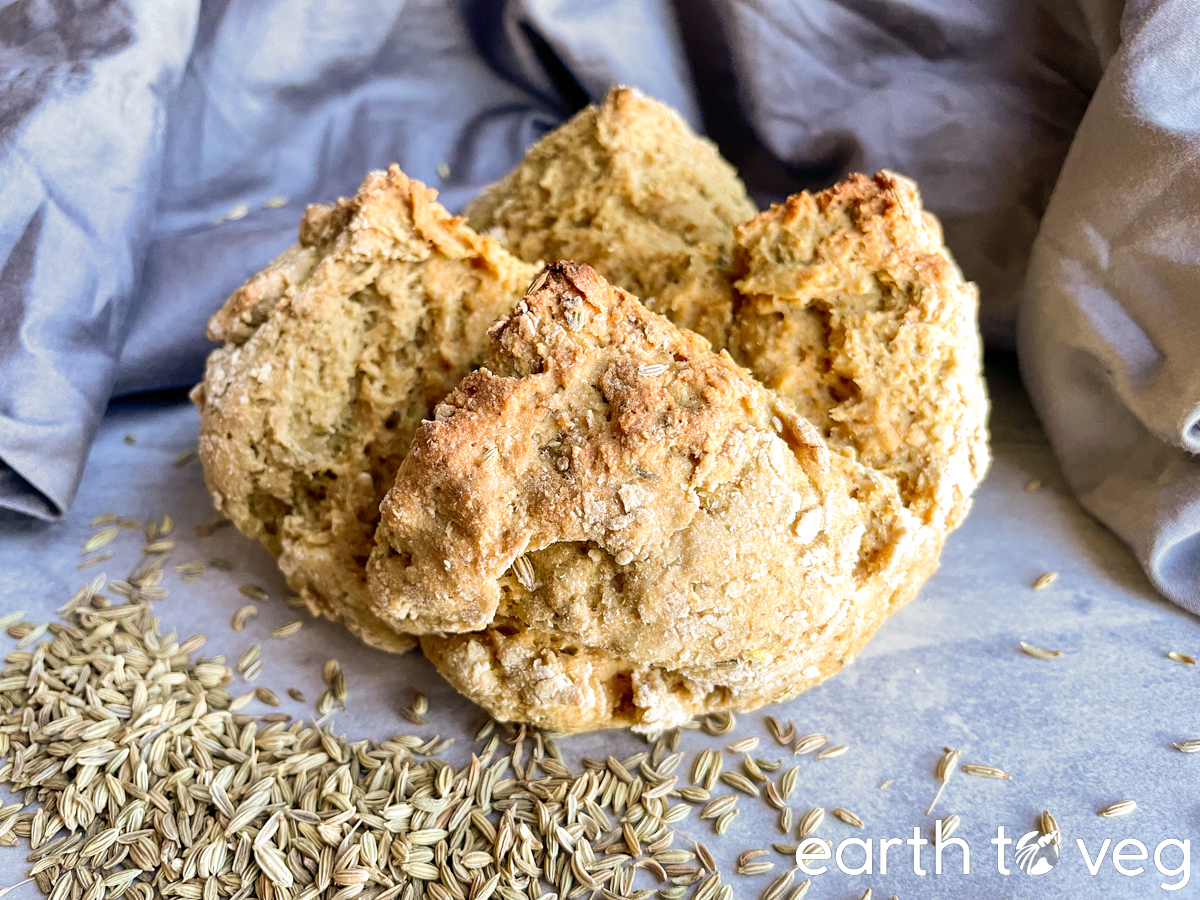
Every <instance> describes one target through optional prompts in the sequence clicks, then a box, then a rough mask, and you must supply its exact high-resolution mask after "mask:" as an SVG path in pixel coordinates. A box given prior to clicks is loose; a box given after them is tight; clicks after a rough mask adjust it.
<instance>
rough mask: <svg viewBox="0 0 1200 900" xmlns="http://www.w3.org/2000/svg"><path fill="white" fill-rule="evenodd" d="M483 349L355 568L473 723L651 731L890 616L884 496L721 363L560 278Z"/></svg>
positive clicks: (580, 276) (756, 700) (899, 533)
mask: <svg viewBox="0 0 1200 900" xmlns="http://www.w3.org/2000/svg"><path fill="white" fill-rule="evenodd" d="M539 282H540V283H539ZM492 333H493V336H494V338H495V348H494V350H493V353H492V354H491V356H490V357H489V359H488V361H487V368H485V369H481V370H479V371H477V372H475V373H473V374H472V375H470V376H468V378H467V379H465V380H464V382H463V383H462V384H461V385H460V386H459V387H458V389H457V390H455V391H454V393H453V394H451V395H450V397H449V398H447V400H446V402H444V403H443V404H441V405H439V406H438V408H437V411H436V414H435V418H434V420H433V421H431V422H426V423H424V424H422V425H421V427H420V428H419V429H418V431H417V434H416V436H415V438H414V441H413V446H412V449H411V451H410V453H409V456H408V457H407V458H406V460H405V462H404V463H403V464H402V465H401V467H400V471H399V473H398V475H397V479H396V486H395V487H394V488H393V489H392V491H390V492H389V493H388V496H387V498H386V499H385V500H384V503H383V506H382V512H383V517H382V520H381V523H380V528H379V533H378V541H379V546H378V547H377V548H376V550H375V552H374V553H373V555H372V558H371V563H370V567H369V569H370V579H371V588H372V593H373V595H374V597H375V599H376V602H377V612H378V614H379V615H380V616H381V617H382V618H383V619H385V620H386V621H388V622H390V623H392V624H393V626H394V627H397V628H399V629H401V630H405V631H411V632H413V633H418V634H421V635H423V637H422V646H423V648H424V650H425V652H426V654H427V655H428V656H429V657H430V659H431V660H432V661H433V662H434V664H435V665H437V666H438V669H439V671H441V672H442V674H443V675H445V676H446V677H447V678H448V679H449V680H450V681H451V682H452V683H453V684H454V685H455V686H456V687H457V688H458V689H459V690H461V691H463V693H465V694H467V695H468V696H469V697H471V698H472V699H474V700H475V701H476V702H479V703H481V704H482V705H484V706H485V707H486V708H488V709H489V711H491V712H492V713H493V714H494V715H497V716H500V717H502V718H513V719H520V720H523V721H531V722H534V723H536V724H538V725H541V726H544V727H548V728H553V729H555V730H562V731H579V730H586V729H590V728H597V727H611V726H615V725H631V726H633V727H635V728H637V729H640V730H644V731H657V730H660V729H662V728H664V727H669V726H671V725H675V724H679V723H680V722H682V721H685V720H687V719H688V718H691V717H692V716H693V715H696V714H698V713H702V712H706V711H712V710H716V709H724V708H729V707H736V708H739V709H746V708H753V707H755V706H759V705H761V704H763V703H766V702H769V701H771V700H775V699H780V698H782V697H785V696H791V695H792V694H794V693H797V692H798V691H799V690H802V689H803V688H804V687H807V686H809V685H811V684H814V683H816V682H817V681H819V680H820V679H822V678H824V677H827V676H828V675H829V674H831V673H832V672H833V671H835V670H836V669H837V668H839V667H840V666H841V665H842V664H844V663H845V662H846V661H847V660H848V659H849V658H851V657H852V656H853V654H854V653H856V652H857V649H858V648H859V647H860V646H861V644H862V643H863V642H864V641H865V640H866V638H867V636H869V634H870V633H871V632H872V631H874V629H875V628H876V627H877V626H878V624H879V622H880V621H881V620H882V618H883V616H884V615H885V614H886V613H887V612H889V611H890V610H891V608H892V604H893V602H897V601H898V599H900V598H898V597H894V585H895V584H896V583H898V582H899V581H902V580H904V576H905V575H906V573H908V572H909V571H911V570H912V569H913V568H914V564H916V565H918V566H919V565H920V563H919V561H918V560H915V559H913V558H912V553H913V551H914V549H915V545H914V544H913V541H912V534H911V532H912V529H913V527H914V525H915V523H914V522H912V517H911V516H910V515H909V514H908V513H907V512H906V511H905V510H904V509H903V507H902V505H901V503H900V501H899V497H898V496H897V493H896V489H895V485H894V483H892V482H891V481H890V480H888V479H886V478H884V477H882V476H879V475H877V474H876V473H874V472H872V471H870V470H867V469H865V468H864V467H862V466H860V465H859V464H858V463H856V462H855V461H854V460H853V459H852V458H851V457H850V456H849V455H848V454H841V453H830V452H829V450H828V448H827V447H826V446H825V442H824V441H823V440H822V439H821V437H820V436H819V434H817V432H816V431H815V429H813V428H812V426H811V425H809V424H808V423H807V422H806V421H805V420H804V419H802V418H800V417H799V416H797V415H796V414H795V412H794V410H793V408H792V407H791V406H790V404H788V403H787V402H786V401H781V400H780V399H779V398H778V397H777V396H775V395H773V394H772V393H771V392H769V391H767V390H765V389H764V388H763V387H762V386H761V385H759V384H758V383H756V382H755V381H754V380H753V378H751V377H750V376H749V374H748V373H747V372H745V371H744V370H742V369H741V368H739V367H738V366H736V365H735V364H734V363H733V362H732V361H731V360H730V359H729V358H728V356H726V355H724V354H720V355H718V354H716V353H713V352H712V351H711V350H710V349H709V348H708V346H707V344H706V343H705V342H703V341H702V340H700V339H699V338H698V337H697V336H695V335H693V334H691V333H689V332H686V331H680V330H679V329H677V328H675V327H673V326H672V325H671V324H670V323H669V322H668V321H667V320H666V319H664V318H662V317H660V316H657V315H654V314H652V313H650V312H649V311H647V310H646V309H645V307H644V306H642V305H641V304H640V303H638V302H637V301H636V300H635V299H634V298H633V297H631V296H630V295H628V294H626V293H624V292H623V291H620V290H619V289H616V288H613V287H611V286H609V285H608V284H607V283H605V282H604V280H603V279H601V278H600V277H599V276H598V275H597V274H596V273H595V272H594V271H593V270H592V269H590V268H589V267H588V266H585V265H580V264H577V263H556V264H554V265H552V266H550V268H549V269H548V272H547V275H546V277H545V278H544V279H542V278H539V279H538V282H535V287H534V289H531V292H530V293H529V294H528V295H527V296H526V297H525V299H524V300H523V301H522V302H521V303H520V304H519V305H518V307H517V309H516V311H515V312H514V313H513V314H512V315H510V316H509V317H507V318H506V319H504V320H501V322H499V323H497V326H496V327H495V328H494V329H493V332H492ZM472 632H473V633H472Z"/></svg>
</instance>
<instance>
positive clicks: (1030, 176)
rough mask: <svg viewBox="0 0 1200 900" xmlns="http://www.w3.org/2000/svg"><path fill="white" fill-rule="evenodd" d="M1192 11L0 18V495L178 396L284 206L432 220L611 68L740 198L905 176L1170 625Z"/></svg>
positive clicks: (59, 10)
mask: <svg viewBox="0 0 1200 900" xmlns="http://www.w3.org/2000/svg"><path fill="white" fill-rule="evenodd" d="M1195 7H1196V5H1195V3H1194V2H1192V0H1137V2H1130V3H1129V4H1125V3H1124V2H1122V0H936V2H935V0H741V2H733V0H588V2H578V0H510V2H499V0H455V2H447V0H379V2H374V3H370V4H366V3H351V2H347V0H340V2H339V0H324V2H318V0H219V2H199V0H190V2H183V0H173V2H171V3H163V2H162V0H18V2H15V3H9V4H7V5H5V6H0V461H2V464H0V505H3V506H7V507H10V508H13V509H18V510H20V511H22V512H26V513H29V514H31V515H36V516H39V517H42V518H54V517H56V516H59V515H61V514H62V512H63V510H65V509H66V508H67V507H68V506H69V505H70V503H71V500H72V498H73V496H74V492H75V489H76V487H77V484H78V480H79V477H80V473H81V471H82V464H83V460H84V459H85V457H86V453H87V449H88V446H89V445H90V442H91V439H92V436H93V435H94V433H95V429H96V426H97V423H98V421H99V419H100V417H101V415H102V414H103V410H104V408H105V405H106V403H107V401H108V400H109V398H110V397H111V396H113V395H121V394H129V393H136V392H140V391H147V390H155V389H161V388H170V387H180V386H186V385H189V384H191V383H193V382H194V381H196V380H197V379H198V378H199V377H200V375H201V372H202V367H203V360H204V357H205V355H206V354H207V352H208V350H209V349H210V345H209V344H208V342H207V340H206V339H205V337H204V322H205V320H206V319H207V318H208V316H209V315H211V314H212V312H213V311H215V310H216V309H217V307H218V306H219V305H220V303H221V301H222V300H223V299H224V297H225V296H226V295H227V294H228V293H229V292H230V291H232V290H233V289H234V288H236V287H237V286H238V285H239V284H240V283H241V282H242V281H243V280H244V279H245V278H246V277H247V276H248V275H250V274H252V273H253V272H255V271H257V270H258V269H259V268H261V267H262V266H263V265H264V264H265V263H266V262H268V261H269V260H270V259H271V258H272V257H273V256H274V255H275V254H277V253H278V252H280V251H281V250H283V249H284V248H285V247H287V246H288V245H289V244H290V243H292V241H293V240H294V239H295V231H296V224H297V221H298V219H299V217H300V214H301V212H302V210H303V207H304V205H305V204H306V203H310V202H318V201H320V202H328V201H331V200H333V199H335V198H336V197H338V196H340V195H348V194H350V193H352V192H353V191H354V189H355V188H356V186H357V185H358V183H359V181H360V180H361V179H362V176H363V175H364V173H365V172H366V171H367V170H369V169H373V168H380V167H383V166H385V165H386V164H388V163H390V162H398V163H399V164H400V165H401V167H402V168H404V169H405V171H406V172H408V173H409V174H410V175H412V176H414V177H416V178H419V179H421V180H422V181H425V182H426V183H428V184H430V185H432V186H434V187H436V188H438V189H439V190H440V191H441V199H442V201H443V202H444V203H445V204H446V205H447V206H448V207H449V208H451V209H459V208H461V207H462V206H463V205H465V203H466V202H467V201H469V200H470V199H471V198H472V197H473V196H474V195H475V194H476V193H477V192H478V191H479V189H480V188H481V187H482V186H483V185H485V184H487V183H489V182H490V181H492V180H494V179H495V178H497V177H499V176H500V175H502V174H503V173H504V172H506V171H507V170H508V169H509V168H510V167H511V166H512V165H514V164H515V163H516V162H517V161H518V160H519V159H520V157H521V155H522V154H523V152H524V150H525V149H526V148H527V147H528V146H529V145H530V144H531V143H532V142H533V141H535V140H536V139H537V138H538V137H539V136H540V135H542V134H544V133H545V132H546V131H547V130H548V129H550V128H553V127H554V126H556V125H558V124H559V123H561V122H562V121H564V120H565V119H566V118H567V117H569V116H570V115H571V114H572V113H574V112H575V111H576V110H578V109H579V108H581V107H582V106H583V105H585V104H586V103H588V102H590V101H594V100H598V99H600V98H601V97H602V96H603V94H604V93H605V91H606V90H607V89H608V87H609V86H610V85H612V84H615V83H623V84H631V85H634V86H636V87H639V88H641V89H642V90H643V91H645V92H646V93H648V94H650V95H652V96H655V97H658V98H659V99H661V100H664V101H666V102H667V103H670V104H671V105H672V106H674V107H676V108H677V109H679V110H680V112H681V113H682V114H683V115H684V117H685V118H687V119H688V121H689V122H691V123H692V125H693V126H694V127H696V128H697V129H698V130H701V131H704V132H706V133H707V134H709V135H710V136H711V137H712V138H713V139H714V140H715V141H716V142H717V143H718V145H719V146H720V148H721V151H722V152H723V153H724V154H725V156H726V157H727V158H728V159H729V160H730V161H731V162H733V163H734V164H735V165H736V166H737V167H738V168H739V171H740V172H741V174H742V177H743V178H744V179H745V181H746V183H747V185H748V187H749V188H750V190H751V193H752V194H753V195H754V197H755V198H756V199H757V200H758V201H759V202H760V203H762V204H765V203H768V202H771V201H775V200H779V199H782V198H783V197H784V196H786V195H787V194H789V193H792V192H794V191H797V190H801V189H804V188H821V187H824V186H827V185H828V184H830V183H832V182H833V181H834V180H836V179H838V178H839V177H841V176H843V175H844V174H846V173H847V172H849V171H853V170H858V171H866V172H871V171H874V170H876V169H879V168H885V167H886V168H893V169H896V170H898V171H900V172H903V173H905V174H907V175H910V176H912V177H914V178H916V179H917V180H918V182H919V183H920V185H921V187H922V190H923V193H924V195H925V200H926V203H927V205H928V207H929V208H930V209H931V210H933V211H934V212H936V213H937V214H938V215H939V216H940V217H941V219H942V221H943V223H944V226H945V230H946V239H947V243H948V244H949V246H950V248H951V249H952V250H953V252H954V254H955V256H956V258H957V259H958V261H959V263H960V264H961V265H962V267H963V269H964V271H965V273H966V274H967V276H968V277H969V278H971V279H973V280H975V281H976V282H978V283H979V285H980V288H981V292H982V298H983V302H982V312H981V324H982V328H983V331H984V334H985V337H986V339H987V340H988V342H989V344H991V345H992V346H997V347H1004V348H1009V347H1012V346H1013V345H1014V342H1017V340H1018V339H1017V327H1016V326H1017V318H1018V317H1017V310H1018V305H1019V304H1020V305H1021V307H1022V313H1021V319H1020V326H1021V327H1020V337H1019V351H1020V354H1021V359H1022V365H1023V371H1024V373H1025V376H1026V378H1027V380H1028V382H1029V385H1030V388H1031V391H1032V394H1033V397H1034V399H1035V402H1036V403H1037V405H1038V408H1039V411H1040V412H1041V414H1042V416H1043V418H1044V420H1045V423H1046V426H1047V430H1048V432H1049V434H1050V436H1051V439H1052V440H1053V441H1054V444H1055V447H1056V449H1057V451H1058V453H1059V454H1060V458H1061V459H1062V462H1063V465H1064V470H1065V472H1066V474H1067V477H1068V479H1069V480H1070V482H1071V484H1072V485H1073V486H1074V487H1075V488H1076V490H1078V491H1079V493H1080V496H1081V498H1082V499H1083V502H1084V503H1085V504H1086V505H1087V506H1088V508H1089V509H1090V510H1092V512H1093V513H1094V514H1096V515H1097V516H1098V517H1100V518H1101V519H1103V520H1104V521H1105V522H1107V523H1108V524H1109V525H1110V526H1112V527H1113V528H1114V529H1115V530H1116V531H1117V532H1118V533H1119V534H1120V535H1121V536H1122V537H1123V538H1124V539H1125V540H1126V541H1127V542H1128V543H1129V544H1130V545H1131V546H1132V547H1133V548H1134V550H1135V552H1137V553H1138V554H1139V557H1140V558H1141V560H1142V562H1143V564H1144V565H1145V566H1146V567H1147V569H1148V571H1149V572H1150V574H1151V577H1152V578H1153V579H1154V580H1155V583H1156V584H1158V586H1159V587H1160V588H1161V589H1162V590H1163V591H1164V593H1166V594H1167V595H1168V596H1171V597H1173V598H1174V599H1175V600H1177V601H1178V602H1181V603H1183V604H1185V605H1189V608H1193V609H1195V608H1196V606H1195V605H1191V604H1195V603H1196V602H1200V601H1197V600H1196V598H1197V597H1198V596H1200V546H1198V543H1200V477H1198V476H1197V475H1196V473H1195V471H1194V470H1193V468H1192V467H1193V466H1194V463H1193V461H1192V456H1191V454H1192V453H1193V452H1194V451H1195V449H1196V448H1197V446H1200V426H1197V424H1196V422H1197V419H1198V418H1200V383H1198V382H1200V375H1197V374H1196V373H1197V372H1200V366H1196V365H1194V364H1193V363H1192V360H1191V356H1192V355H1191V354H1189V352H1188V350H1189V348H1190V346H1191V345H1192V342H1191V341H1190V337H1191V331H1192V330H1193V329H1195V328H1196V327H1200V312H1198V311H1196V310H1197V307H1196V305H1195V304H1194V303H1192V304H1190V305H1189V300H1190V299H1191V295H1192V293H1193V292H1194V291H1195V288H1194V287H1193V285H1194V284H1195V283H1196V278H1195V275H1196V273H1197V263H1198V262H1200V260H1198V259H1197V246H1198V245H1200V238H1198V237H1197V235H1198V234H1200V231H1198V230H1197V229H1196V228H1195V222H1194V214H1193V213H1192V212H1191V210H1195V209H1197V208H1200V207H1197V204H1196V202H1195V196H1194V192H1195V183H1194V179H1193V178H1192V176H1191V175H1190V173H1189V171H1188V166H1189V163H1191V162H1192V161H1194V159H1195V156H1196V153H1195V148H1196V143H1195V136H1196V127H1197V126H1196V121H1195V119H1196V112H1195V107H1196V103H1197V99H1196V98H1197V97H1198V96H1200V92H1197V90H1196V88H1197V84H1196V80H1197V77H1196V72H1197V64H1196V63H1195V62H1194V60H1196V59H1197V58H1200V53H1198V52H1197V51H1198V50H1200V47H1198V46H1197V45H1196V41H1197V35H1198V34H1200V31H1198V30H1197V27H1196V26H1197V24H1198V23H1197V21H1196V17H1197V12H1196V10H1195ZM1081 122H1082V125H1081ZM1064 159H1065V160H1067V162H1066V167H1065V168H1064ZM1193 168H1194V166H1193ZM1048 209H1049V211H1047V210H1048ZM1031 247H1032V248H1033V256H1032V262H1031V261H1030V260H1031V257H1030V252H1031Z"/></svg>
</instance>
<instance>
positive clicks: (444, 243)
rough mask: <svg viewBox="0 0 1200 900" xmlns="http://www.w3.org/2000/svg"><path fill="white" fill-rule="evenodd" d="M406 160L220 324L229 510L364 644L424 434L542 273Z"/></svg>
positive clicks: (214, 417)
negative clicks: (394, 491)
mask: <svg viewBox="0 0 1200 900" xmlns="http://www.w3.org/2000/svg"><path fill="white" fill-rule="evenodd" d="M436 196H437V193H436V191H433V190H431V189H429V188H427V187H425V186H424V185H423V184H421V183H420V182H417V181H413V180H411V179H409V178H408V177H406V176H405V175H404V174H403V173H402V172H401V171H400V170H399V169H398V168H396V167H395V166H393V167H392V168H391V169H390V170H389V171H388V172H386V173H385V172H375V173H372V174H371V175H369V176H368V177H367V179H366V180H365V181H364V182H363V184H362V187H361V188H360V189H359V191H358V193H357V194H355V196H354V197H353V198H351V199H349V200H341V201H339V202H338V204H337V205H336V206H333V207H328V206H310V207H309V208H308V211H307V212H306V213H305V216H304V221H303V222H302V223H301V226H300V243H299V244H297V245H296V246H294V247H292V248H291V249H290V250H288V251H286V252H285V253H283V254H282V255H281V256H280V257H279V258H278V259H276V260H275V261H274V262H273V263H272V264H271V265H270V266H268V267H267V268H266V269H265V270H263V271H262V272H260V273H259V274H257V275H255V276H254V277H253V278H251V279H250V280H249V281H248V282H246V284H245V285H243V286H242V287H241V288H240V289H239V290H238V291H237V292H235V293H234V294H233V295H232V296H231V297H230V298H229V299H228V300H227V301H226V303H225V306H224V307H223V308H222V309H221V311H220V312H218V313H217V314H216V315H215V316H214V317H213V319H212V321H211V322H210V323H209V336H210V337H211V338H212V339H213V340H215V341H219V342H221V343H222V346H221V347H220V348H219V349H217V350H215V351H213V353H212V355H211V356H210V357H209V360H208V368H207V372H206V373H205V378H204V382H203V384H201V385H200V386H199V387H198V388H197V389H196V391H195V392H194V395H193V396H194V399H195V400H196V403H197V404H198V405H199V407H200V414H201V425H200V458H201V460H202V461H203V463H204V473H205V479H206V481H207V483H208V487H209V490H210V491H211V492H212V494H213V497H214V499H215V501H216V504H217V507H218V508H219V509H220V510H221V511H222V512H223V513H224V514H225V515H227V516H228V517H229V518H230V519H232V520H233V523H234V524H235V525H236V526H237V527H238V528H239V529H240V530H241V531H242V532H243V533H245V534H247V535H249V536H250V537H253V538H256V539H258V540H259V541H261V542H262V543H263V545H264V546H266V547H267V549H269V550H270V551H271V552H272V553H274V554H275V555H276V556H277V557H278V558H279V566H280V568H281V569H282V570H283V573H284V574H285V575H286V576H287V579H288V583H289V584H290V585H291V586H292V587H293V588H294V589H295V590H296V591H298V592H299V594H300V596H301V597H303V598H304V600H305V602H306V603H307V604H308V606H309V608H310V609H311V610H312V612H313V613H315V614H316V613H319V614H322V615H326V616H329V617H330V618H333V619H336V620H339V621H342V622H344V623H345V624H346V625H347V626H348V627H349V628H350V630H351V631H353V632H354V633H355V634H357V635H359V636H360V637H361V638H362V639H363V640H365V641H367V643H370V644H373V645H374V646H377V647H383V648H386V649H390V650H405V649H408V648H410V647H411V646H413V644H414V643H415V642H414V641H413V639H412V638H411V637H409V636H407V635H404V634H401V633H399V632H397V631H395V630H393V629H392V628H390V627H388V626H387V625H386V624H384V623H383V622H381V621H380V620H379V619H378V618H376V617H375V616H374V615H373V613H372V612H371V604H370V602H369V600H368V597H367V588H366V571H365V564H366V561H367V557H368V555H369V554H370V552H371V548H372V547H373V546H374V534H375V525H376V522H377V521H378V519H379V501H380V499H381V498H382V497H383V495H384V493H385V492H386V491H387V489H388V488H389V487H391V485H392V481H393V480H394V477H395V473H396V469H397V467H398V466H399V465H400V461H401V460H402V459H403V458H404V455H405V454H406V453H407V452H408V446H409V443H410V442H411V441H412V436H413V432H414V431H415V430H416V428H417V425H418V424H419V423H420V421H421V420H422V419H424V418H426V417H428V416H429V415H430V414H431V412H432V410H433V408H434V405H435V404H436V403H437V402H438V401H439V400H441V399H442V398H443V397H444V396H445V395H446V393H447V392H448V391H449V390H451V389H452V388H453V387H454V385H456V384H457V383H458V382H459V381H460V380H461V379H462V378H463V376H464V375H466V374H467V373H468V372H469V371H470V370H471V369H472V368H473V367H474V366H475V365H476V364H477V363H478V361H479V359H480V358H481V357H482V356H483V354H484V352H485V351H486V349H487V343H488V342H487V336H486V332H487V328H488V326H489V325H490V324H491V322H492V321H493V320H494V319H495V318H496V317H497V316H499V315H501V314H503V313H507V312H509V311H510V310H511V309H512V307H513V305H514V304H515V303H516V302H517V300H518V299H519V298H520V296H521V293H522V292H523V291H524V289H525V288H526V286H528V284H529V281H530V279H531V278H533V276H534V274H536V269H535V268H534V267H532V266H530V265H528V264H526V263H523V262H521V261H520V260H518V259H516V258H515V257H513V256H511V255H510V254H509V253H508V252H507V251H505V250H504V248H503V247H501V246H500V244H499V242H497V241H496V240H495V239H494V238H489V237H481V236H480V235H478V234H476V233H475V232H474V231H472V230H471V229H470V228H469V227H467V226H466V225H465V224H464V221H463V220H462V219H460V218H455V217H453V216H451V215H449V214H448V213H447V212H446V210H444V209H443V208H442V207H441V206H440V205H439V204H438V203H436V202H435V200H434V198H435V197H436Z"/></svg>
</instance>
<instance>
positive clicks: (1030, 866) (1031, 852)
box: [1013, 831, 1059, 875]
mask: <svg viewBox="0 0 1200 900" xmlns="http://www.w3.org/2000/svg"><path fill="white" fill-rule="evenodd" d="M1013 855H1014V857H1015V858H1016V862H1017V868H1019V869H1020V870H1021V871H1022V872H1024V873H1025V874H1026V875H1045V874H1046V873H1047V872H1049V871H1050V870H1051V869H1053V868H1054V865H1055V863H1057V862H1058V855H1059V834H1058V831H1052V832H1051V833H1050V834H1042V832H1040V831H1031V832H1029V833H1028V834H1027V835H1025V836H1024V837H1023V838H1021V839H1020V840H1019V841H1017V845H1016V846H1015V847H1014V848H1013Z"/></svg>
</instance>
